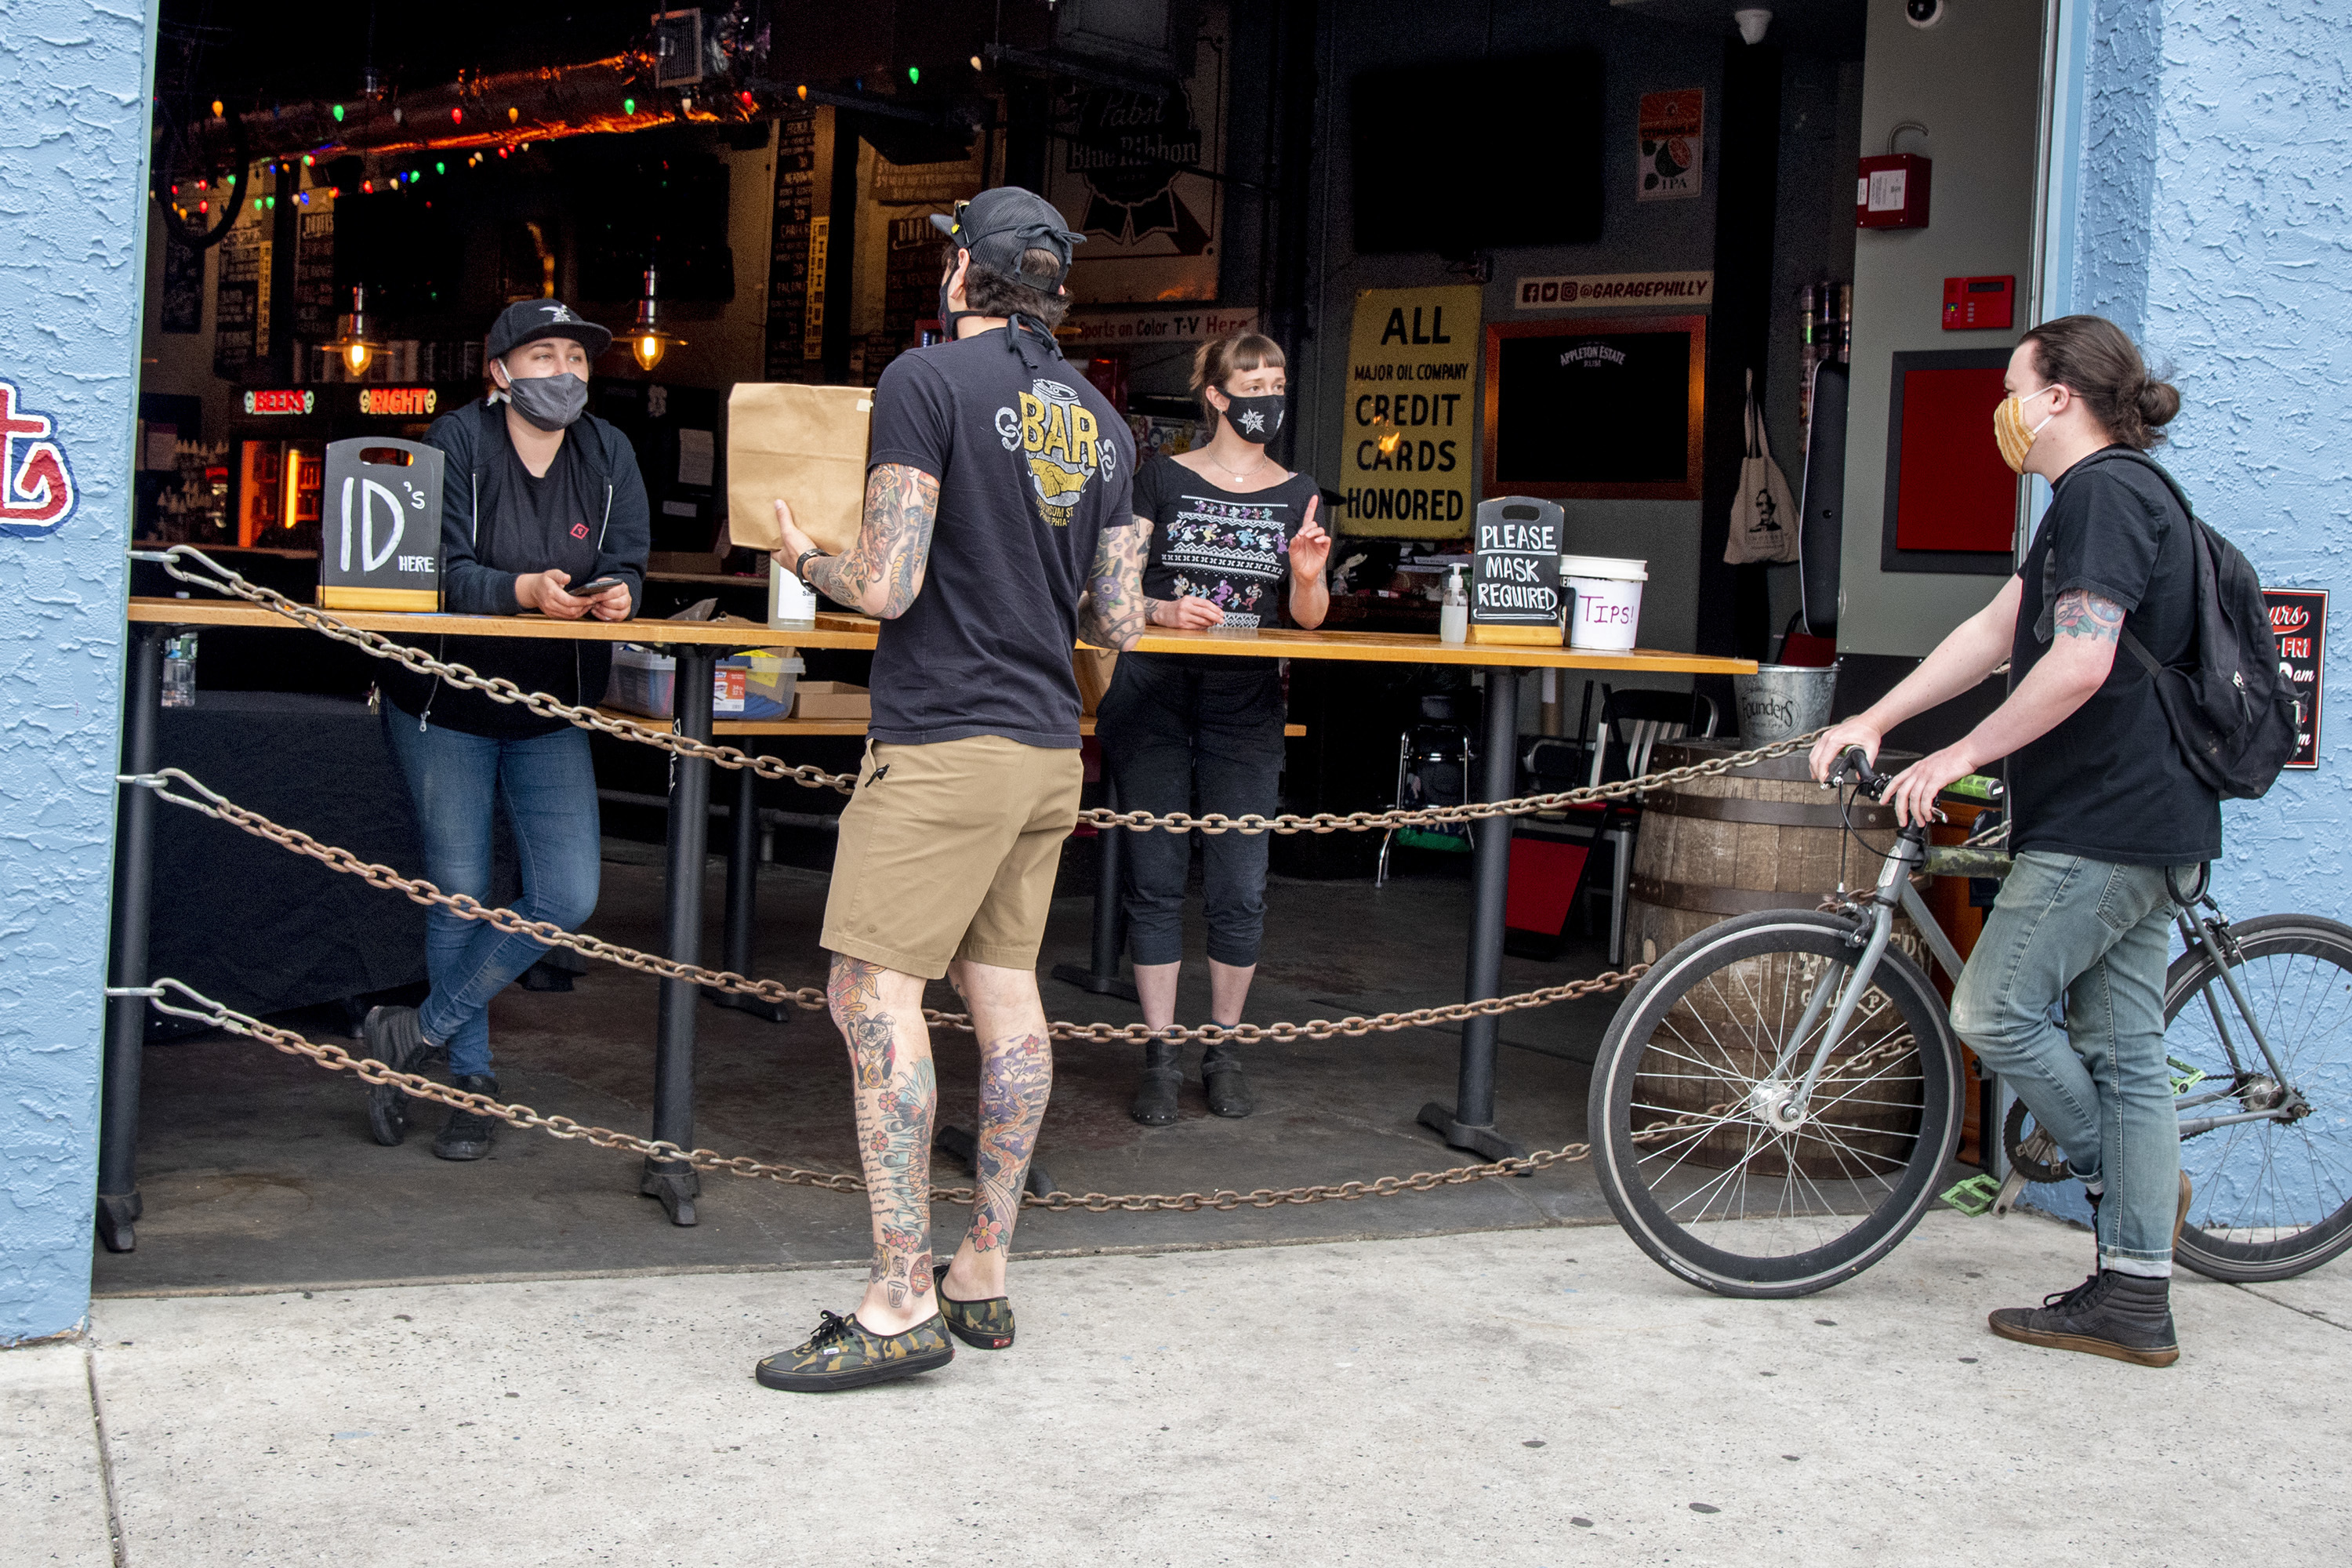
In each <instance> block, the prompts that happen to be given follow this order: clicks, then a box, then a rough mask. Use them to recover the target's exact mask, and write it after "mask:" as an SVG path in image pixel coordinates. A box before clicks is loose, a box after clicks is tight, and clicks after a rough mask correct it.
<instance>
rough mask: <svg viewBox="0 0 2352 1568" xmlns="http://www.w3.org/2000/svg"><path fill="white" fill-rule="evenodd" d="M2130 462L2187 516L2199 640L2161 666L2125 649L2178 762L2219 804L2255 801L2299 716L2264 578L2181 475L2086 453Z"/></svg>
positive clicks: (2052, 556) (2113, 454) (2126, 452)
mask: <svg viewBox="0 0 2352 1568" xmlns="http://www.w3.org/2000/svg"><path fill="white" fill-rule="evenodd" d="M2117 458H2122V459H2128V460H2130V461H2133V462H2137V463H2140V464H2144V465H2145V466H2146V467H2147V468H2151V469H2153V470H2155V472H2156V475H2157V477H2158V478H2159V479H2162V480H2163V481H2164V484H2165V488H2166V489H2169V490H2170V491H2171V492H2172V499H2173V500H2176V501H2178V502H2179V503H2180V512H2181V515H2182V516H2183V517H2186V518H2187V519H2188V520H2189V547H2190V549H2191V550H2193V551H2194V552H2195V554H2196V563H2197V637H2196V641H2195V642H2194V644H2193V645H2192V646H2191V647H2190V650H2189V663H2187V664H2183V665H2167V664H2159V663H2158V662H2157V658H2156V656H2155V655H2154V654H2152V653H2150V652H2148V651H2147V647H2146V646H2145V645H2144V644H2142V643H2141V641H2140V640H2139V638H2137V637H2134V636H2132V634H2131V633H2129V632H2128V631H2126V632H2125V633H2124V634H2123V646H2124V647H2125V649H2126V651H2127V652H2129V653H2130V654H2131V656H2132V657H2133V658H2136V659H2137V660H2139V662H2140V664H2141V665H2142V666H2143V667H2145V668H2146V669H2147V673H2148V678H2149V679H2151V680H2153V681H2155V682H2156V700H2157V701H2158V704H2160V705H2161V706H2162V707H2163V709H2164V717H2165V720H2166V721H2167V722H2168V724H2170V726H2171V727H2172V738H2173V740H2174V741H2176V742H2179V747H2180V757H2181V761H2183V762H2184V763H2187V764H2188V765H2189V772H2190V773H2193V774H2194V775H2196V778H2197V781H2198V782H2199V783H2200V784H2203V785H2204V786H2205V787H2206V788H2207V789H2210V790H2211V791H2212V792H2213V793H2214V794H2215V795H2220V796H2221V798H2223V799H2224V800H2254V799H2258V798H2260V796H2261V795H2263V792H2264V791H2266V790H2268V789H2269V788H2270V787H2271V784H2272V782H2273V780H2275V779H2276V778H2277V777H2278V775H2279V769H2280V768H2281V767H2283V766H2284V765H2285V763H2286V760H2287V759H2288V758H2289V757H2291V756H2293V755H2294V750H2295V743H2296V738H2297V732H2298V730H2299V728H2300V725H2301V721H2302V718H2303V713H2302V704H2301V702H2300V701H2299V700H2297V698H2296V696H2295V694H2294V688H2293V687H2291V686H2290V685H2289V684H2288V682H2287V681H2286V679H2284V677H2283V676H2282V675H2281V674H2280V672H2279V651H2278V639H2277V638H2276V637H2274V636H2273V635H2272V632H2271V616H2270V606H2269V605H2268V604H2267V603H2265V602H2264V600H2263V585H2262V580H2261V578H2259V577H2258V576H2256V575H2255V574H2254V568H2253V563H2252V562H2250V561H2248V560H2247V559H2246V558H2245V556H2244V554H2243V553H2242V552H2240V551H2239V549H2238V547H2237V546H2236V545H2234V544H2232V543H2231V542H2229V541H2228V540H2226V539H2224V538H2222V537H2221V535H2220V534H2218V533H2216V532H2214V531H2213V530H2212V529H2210V527H2208V526H2206V524H2205V523H2204V522H2203V521H2200V519H2199V518H2198V516H2197V514H2196V512H2195V511H2194V510H2191V509H2190V508H2189V497H2188V496H2187V495H2186V494H2184V493H2183V492H2182V490H2181V489H2180V484H2179V481H2178V480H2176V479H2174V478H2173V477H2172V476H2171V475H2170V474H2168V473H2167V472H2165V469H2164V466H2163V465H2162V464H2161V463H2158V461H2157V460H2156V459H2155V458H2150V457H2148V456H2147V454H2146V453H2143V452H2136V451H2133V450H2132V449H2131V448H2130V447H2109V448H2108V449H2107V450H2106V451H2105V452H2102V453H2099V454H2098V455H2097V456H2095V457H2094V458H2090V459H2089V461H2092V462H2101V461H2107V460H2112V459H2117ZM2056 555H2057V552H2055V551H2054V550H2053V551H2052V552H2048V553H2046V554H2045V555H2044V556H2043V557H2042V614H2043V615H2044V616H2047V615H2049V614H2050V613H2051V605H2052V602H2053V597H2054V595H2053V594H2052V593H2051V589H2052V587H2053V585H2054V584H2055V580H2056V576H2057V570H2058V569H2057V563H2056Z"/></svg>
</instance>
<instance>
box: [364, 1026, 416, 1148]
mask: <svg viewBox="0 0 2352 1568" xmlns="http://www.w3.org/2000/svg"><path fill="white" fill-rule="evenodd" d="M360 1037H361V1038H362V1040H364V1041H365V1042H366V1045H365V1047H364V1049H365V1050H366V1053H367V1054H368V1055H369V1056H371V1057H373V1058H375V1059H376V1060H377V1061H380V1062H382V1063H383V1065H384V1066H386V1067H388V1068H392V1069H393V1070H394V1071H395V1072H415V1070H416V1065H417V1062H418V1061H419V1060H420V1059H421V1058H423V1057H424V1055H425V1032H424V1031H423V1030H422V1029H420V1028H419V1027H417V1024H416V1009H415V1008H414V1007H371V1008H369V1009H368V1014H367V1016H366V1017H365V1018H363V1019H362V1020H361V1021H360ZM367 1091H368V1100H367V1114H368V1132H369V1134H370V1135H371V1136H372V1137H373V1138H374V1139H375V1141H376V1142H379V1143H381V1144H383V1146H384V1147H385V1148H387V1149H390V1148H393V1147H395V1146H396V1145H398V1144H399V1143H400V1142H401V1141H402V1140H404V1139H405V1138H406V1137H407V1136H408V1096H407V1095H406V1094H405V1093H404V1092H402V1091H401V1090H400V1089H396V1088H394V1086H393V1085H391V1084H388V1083H372V1084H370V1085H368V1086H367Z"/></svg>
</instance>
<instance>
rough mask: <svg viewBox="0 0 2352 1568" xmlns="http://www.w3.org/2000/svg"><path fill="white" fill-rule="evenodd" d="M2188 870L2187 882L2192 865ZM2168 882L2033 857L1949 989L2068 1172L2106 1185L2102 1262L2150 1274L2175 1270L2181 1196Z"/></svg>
mask: <svg viewBox="0 0 2352 1568" xmlns="http://www.w3.org/2000/svg"><path fill="white" fill-rule="evenodd" d="M2180 870H2181V871H2182V873H2183V875H2182V876H2181V878H2180V880H2181V881H2182V882H2183V883H2184V885H2186V883H2187V882H2188V881H2189V878H2188V876H2187V875H2186V873H2187V871H2188V870H2189V868H2186V867H2183V868H2180ZM2164 879H2165V872H2164V868H2163V867H2161V866H2118V865H2115V864H2112V863H2110V862H2108V861H2105V860H2089V859H2084V858H2082V857H2081V856H2076V855H2056V854H2050V853H2046V852H2044V851H2042V850H2038V849H2029V850H2027V851H2025V853H2023V854H2021V855H2020V856H2018V857H2017V863H2016V866H2015V868H2014V869H2012V870H2011V872H2010V874H2009V879H2008V880H2007V881H2006V882H2004V883H2003V884H2002V885H2001V889H2000V900H1999V901H1998V902H1996V903H1995V904H1994V905H1993V908H1992V913H1991V914H1990V915H1989V916H1988V917H1987V918H1986V920H1985V928H1984V934H1983V935H1982V936H1980V937H1979V938H1978V939H1977V945H1976V951H1975V952H1972V953H1970V954H1969V964H1968V969H1967V972H1966V973H1964V974H1962V976H1961V977H1960V984H1959V985H1958V989H1956V990H1955V991H1954V993H1953V994H1952V1027H1953V1028H1954V1029H1956V1030H1958V1032H1959V1036H1960V1037H1961V1038H1962V1039H1964V1040H1966V1041H1968V1043H1969V1045H1970V1046H1971V1047H1974V1048H1975V1050H1976V1053H1977V1055H1978V1056H1979V1057H1981V1058H1984V1063H1985V1066H1986V1067H1988V1068H1991V1069H1992V1070H1993V1071H1995V1072H1997V1073H1999V1074H2000V1076H2001V1077H2002V1078H2003V1079H2006V1080H2007V1082H2008V1084H2009V1086H2010V1088H2011V1089H2014V1090H2016V1092H2017V1097H2018V1098H2019V1099H2020V1100H2023V1101H2025V1108H2026V1109H2027V1110H2031V1111H2032V1112H2033V1119H2034V1121H2037V1122H2039V1123H2040V1124H2041V1125H2042V1127H2043V1128H2045V1129H2047V1130H2048V1131H2049V1132H2050V1135H2051V1136H2052V1137H2053V1138H2055V1139H2057V1140H2058V1142H2059V1145H2060V1146H2061V1147H2062V1148H2063V1149H2064V1150H2065V1151H2066V1163H2068V1164H2069V1165H2071V1166H2072V1167H2074V1173H2075V1174H2076V1175H2077V1176H2080V1177H2081V1178H2082V1179H2083V1181H2084V1184H2086V1185H2088V1186H2092V1187H2094V1188H2097V1187H2101V1186H2104V1189H2105V1195H2104V1196H2103V1197H2102V1198H2101V1199H2100V1202H2099V1209H2098V1226H2097V1228H2098V1238H2099V1267H2100V1268H2110V1269H2114V1270H2115V1271H2116V1272H2117V1273H2122V1274H2140V1275H2147V1276H2151V1277H2156V1278H2162V1277H2164V1276H2166V1275H2168V1274H2170V1273H2171V1272H2172V1221H2173V1215H2174V1214H2175V1213H2176V1212H2178V1208H2179V1193H2180V1126H2179V1119H2178V1116H2177V1115H2176V1113H2175V1111H2174V1110H2173V1094H2172V1078H2171V1070H2170V1068H2168V1066H2167V1065H2166V1063H2165V1059H2164V971H2165V964H2166V958H2167V955H2168V952H2170V948H2171V931H2172V899H2171V896H2170V895H2169V894H2168V893H2167V892H2166V891H2165V887H2164ZM2062 1003H2063V1005H2064V1008H2065V1013H2064V1016H2065V1024H2064V1026H2063V1027H2062V1026H2060V1025H2059V1024H2058V1023H2057V1022H2055V1016H2056V1014H2057V1012H2058V1009H2059V1006H2060V1005H2061V1004H2062Z"/></svg>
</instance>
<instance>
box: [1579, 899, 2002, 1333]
mask: <svg viewBox="0 0 2352 1568" xmlns="http://www.w3.org/2000/svg"><path fill="white" fill-rule="evenodd" d="M1852 929H1853V928H1852V926H1851V925H1850V924H1849V923H1848V922H1846V921H1843V920H1840V919H1838V918H1836V917H1833V916H1831V915H1826V914H1817V913H1813V912H1811V911H1806V910H1770V911H1765V912H1762V913H1758V914H1750V915H1742V916H1740V917H1738V919H1736V920H1731V921H1725V922H1724V923H1723V924H1721V925H1717V926H1712V927H1710V928H1708V929H1707V930H1706V931H1701V932H1699V933H1698V934H1697V935H1696V936H1694V937H1692V938H1690V939H1689V940H1688V941H1687V942H1684V943H1682V945H1680V946H1679V947H1677V948H1675V950H1674V951H1673V952H1670V953H1668V954H1666V955H1665V956H1664V958H1662V959H1660V960H1659V961H1658V963H1657V964H1656V966H1655V967H1654V968H1653V969H1652V970H1651V971H1650V973H1648V974H1647V975H1645V976H1643V980H1642V983H1641V984H1640V985H1638V986H1637V987H1635V989H1634V990H1633V994H1631V995H1629V996H1627V997H1626V999H1625V1001H1624V1003H1623V1004H1622V1005H1621V1006H1620V1007H1619V1008H1618V1011H1617V1016H1616V1018H1615V1019H1614V1020H1613V1021H1612V1023H1611V1025H1610V1027H1609V1033H1608V1035H1607V1036H1606V1037H1604V1038H1603V1041H1602V1044H1601V1056H1600V1059H1599V1061H1598V1063H1597V1064H1596V1065H1595V1067H1594V1068H1593V1075H1592V1100H1591V1134H1590V1135H1591V1139H1592V1142H1593V1155H1594V1161H1593V1163H1594V1168H1595V1170H1596V1171H1597V1172H1598V1173H1599V1175H1600V1177H1601V1190H1602V1191H1603V1192H1604V1193H1606V1194H1608V1198H1609V1205H1610V1207H1611V1208H1612V1209H1613V1210H1615V1211H1616V1215H1617V1218H1618V1220H1619V1221H1620V1222H1621V1223H1622V1225H1623V1226H1625V1229H1626V1230H1627V1232H1628V1233H1629V1234H1631V1235H1632V1236H1633V1239H1634V1240H1635V1241H1636V1242H1637V1243H1639V1244H1640V1246H1641V1247H1642V1248H1643V1250H1644V1251H1646V1252H1647V1253H1649V1255H1650V1256H1651V1257H1652V1258H1655V1259H1656V1260H1657V1261H1658V1262H1659V1263H1661V1264H1663V1265H1664V1267H1665V1268H1667V1269H1668V1270H1669V1271H1671V1272H1673V1273H1675V1274H1676V1275H1679V1276H1680V1277H1682V1278H1683V1279H1687V1280H1689V1281H1690V1282H1691V1283H1692V1284H1694V1285H1698V1286H1701V1287H1703V1288H1705V1289H1709V1290H1713V1291H1715V1292H1717V1294H1719V1295H1725V1296H1748V1297H1780V1296H1804V1295H1810V1294H1811V1293H1812V1292H1814V1291H1816V1290H1823V1289H1828V1288H1829V1287H1831V1286H1832V1285H1835V1284H1838V1283H1839V1282H1841V1281H1843V1280H1845V1279H1852V1278H1853V1276H1854V1275H1856V1274H1859V1273H1861V1272H1862V1271H1863V1270H1864V1269H1865V1268H1869V1267H1870V1266H1871V1265H1872V1264H1874V1263H1875V1262H1877V1261H1878V1260H1879V1259H1880V1258H1884V1257H1885V1256H1886V1254H1887V1253H1888V1252H1890V1251H1892V1250H1893V1249H1894V1247H1895V1244H1896V1243H1898V1242H1900V1241H1901V1240H1902V1239H1903V1238H1904V1237H1906V1236H1908V1235H1909V1234H1910V1233H1911V1228H1912V1226H1916V1224H1918V1223H1919V1216H1920V1215H1921V1214H1922V1213H1924V1212H1925V1211H1926V1209H1927V1205H1928V1204H1929V1203H1931V1202H1932V1201H1934V1197H1935V1191H1936V1180H1937V1176H1938V1175H1940V1174H1941V1173H1942V1171H1943V1168H1944V1163H1945V1162H1946V1160H1947V1159H1948V1157H1949V1156H1950V1153H1951V1151H1952V1149H1953V1147H1954V1146H1955V1144H1956V1143H1957V1142H1958V1137H1959V1131H1960V1110H1961V1100H1960V1087H1959V1056H1958V1051H1957V1050H1956V1049H1955V1048H1954V1047H1953V1043H1952V1037H1951V1032H1950V1026H1949V1024H1948V1021H1947V1019H1946V1017H1945V1013H1944V1008H1943V1005H1942V1003H1941V1001H1940V1000H1939V999H1938V998H1937V995H1936V993H1935V991H1934V990H1933V988H1932V987H1930V986H1929V984H1927V976H1926V975H1925V974H1923V973H1920V971H1919V968H1918V966H1917V965H1916V964H1915V963H1912V962H1911V961H1910V960H1909V959H1907V958H1906V957H1904V956H1903V955H1902V954H1901V953H1899V952H1894V951H1891V950H1890V951H1888V952H1885V954H1884V955H1883V956H1882V957H1881V959H1880V961H1879V965H1878V970H1877V973H1875V974H1874V975H1873V977H1872V981H1871V986H1870V989H1869V990H1868V991H1866V992H1864V994H1863V996H1862V999H1861V1002H1860V1004H1859V1005H1858V1006H1857V1007H1856V1008H1855V1010H1854V1014H1853V1019H1852V1021H1851V1022H1850V1023H1849V1024H1848V1025H1847V1026H1846V1034H1845V1037H1843V1039H1842V1040H1841V1041H1840V1042H1839V1043H1838V1046H1837V1047H1836V1049H1835V1050H1834V1051H1833V1052H1832V1055H1831V1057H1830V1059H1829V1062H1828V1064H1827V1065H1826V1067H1825V1068H1824V1069H1823V1071H1822V1077H1821V1079H1820V1081H1819V1082H1818V1083H1817V1084H1816V1086H1815V1088H1814V1090H1813V1094H1812V1098H1811V1102H1810V1104H1809V1106H1808V1109H1807V1112H1806V1115H1805V1117H1804V1119H1803V1121H1801V1122H1800V1123H1799V1124H1798V1125H1797V1126H1795V1127H1793V1128H1790V1127H1783V1126H1781V1125H1780V1124H1779V1123H1778V1122H1777V1121H1767V1120H1766V1113H1767V1111H1768V1110H1769V1109H1770V1108H1772V1107H1774V1106H1776V1105H1778V1104H1780V1103H1781V1102H1783V1101H1785V1100H1786V1099H1787V1098H1788V1095H1789V1092H1790V1089H1791V1088H1792V1087H1793V1083H1792V1080H1794V1079H1801V1078H1802V1076H1803V1075H1804V1072H1805V1070H1806V1068H1808V1067H1809V1066H1810V1065H1811V1060H1812V1057H1813V1053H1814V1051H1815V1049H1816V1048H1817V1047H1818V1046H1819V1044H1820V1040H1821V1033H1822V1029H1823V1028H1824V1027H1825V1026H1826V1022H1827V1020H1826V1016H1823V1017H1821V1018H1817V1019H1815V1021H1814V1022H1813V1024H1812V1025H1811V1027H1810V1028H1809V1029H1808V1030H1807V1032H1806V1035H1805V1036H1804V1037H1802V1038H1799V1037H1796V1031H1797V1027H1798V1025H1799V1024H1800V1023H1801V1021H1802V1017H1803V1015H1804V1013H1805V1010H1806V1004H1807V1003H1808V1002H1809V1001H1810V1000H1811V998H1812V996H1813V994H1814V993H1815V991H1816V990H1817V989H1818V988H1819V986H1820V985H1821V984H1822V979H1823V977H1824V976H1825V975H1827V976H1829V977H1830V978H1831V980H1832V993H1831V994H1832V997H1834V995H1835V994H1836V991H1837V990H1838V989H1842V988H1843V985H1844V984H1846V982H1847V980H1848V979H1850V978H1851V976H1852V974H1853V965H1854V963H1855V961H1856V960H1857V959H1858V958H1859V957H1860V956H1861V950H1860V948H1859V947H1857V946H1855V945H1853V943H1852V942H1849V940H1848V936H1849V933H1850V932H1851V931H1852ZM1822 1011H1823V1014H1824V1015H1826V1013H1827V1011H1828V1009H1827V1008H1824V1009H1823V1010H1822ZM1776 1064H1780V1065H1777V1066H1776Z"/></svg>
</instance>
